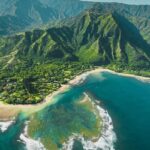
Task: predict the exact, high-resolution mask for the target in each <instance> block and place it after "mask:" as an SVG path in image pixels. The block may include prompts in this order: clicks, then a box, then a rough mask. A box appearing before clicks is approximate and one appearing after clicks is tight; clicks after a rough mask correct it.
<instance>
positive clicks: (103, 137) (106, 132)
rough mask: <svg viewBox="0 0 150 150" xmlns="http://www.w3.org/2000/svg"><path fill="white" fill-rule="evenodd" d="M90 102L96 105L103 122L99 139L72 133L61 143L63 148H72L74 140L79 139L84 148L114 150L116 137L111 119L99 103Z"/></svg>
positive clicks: (85, 149) (67, 149)
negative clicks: (88, 138) (86, 137)
mask: <svg viewBox="0 0 150 150" xmlns="http://www.w3.org/2000/svg"><path fill="white" fill-rule="evenodd" d="M92 103H93V104H94V105H95V106H96V108H97V110H98V112H99V115H100V117H101V118H102V123H103V126H102V131H101V133H100V137H99V139H97V140H96V141H95V140H93V139H91V140H86V139H85V138H84V137H83V136H81V135H78V134H73V135H72V136H71V137H70V138H69V140H68V141H67V142H66V143H64V144H63V150H72V149H73V145H74V140H79V141H80V142H81V143H82V145H83V149H84V150H97V149H100V150H115V148H114V144H115V142H116V140H117V137H116V134H115V132H114V130H113V123H112V119H111V117H110V116H109V114H108V112H107V111H106V110H104V109H103V108H101V107H100V106H99V105H96V104H95V103H94V102H93V101H92Z"/></svg>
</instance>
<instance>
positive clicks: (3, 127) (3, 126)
mask: <svg viewBox="0 0 150 150" xmlns="http://www.w3.org/2000/svg"><path fill="white" fill-rule="evenodd" d="M13 123H14V121H13V120H12V121H7V122H0V131H1V132H5V131H7V129H8V128H9V127H10V126H11V125H12V124H13Z"/></svg>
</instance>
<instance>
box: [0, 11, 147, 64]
mask: <svg viewBox="0 0 150 150" xmlns="http://www.w3.org/2000/svg"><path fill="white" fill-rule="evenodd" d="M18 37H20V40H19V41H17V43H16V41H15V40H14V39H15V38H17V39H18ZM6 39H11V43H15V44H14V47H13V48H10V47H11V44H9V43H8V42H7V45H6V43H5V42H4V43H3V44H1V48H0V51H4V49H5V51H7V50H8V51H10V52H11V51H13V50H12V49H14V50H15V51H17V53H16V58H17V59H23V58H25V59H26V58H28V59H33V60H35V61H41V60H42V61H43V60H44V61H47V60H49V59H59V58H61V59H64V60H79V61H81V62H88V63H89V62H90V63H96V64H109V63H112V62H116V63H117V62H122V63H125V64H128V65H135V66H136V65H137V66H138V65H142V62H149V61H150V45H149V44H148V43H147V42H146V41H145V40H144V38H143V37H142V35H141V34H140V32H139V30H138V29H137V28H136V26H134V24H132V23H131V22H130V21H128V20H127V19H126V18H125V17H123V16H121V15H119V14H118V13H116V12H114V13H105V14H101V12H98V11H93V10H89V11H86V12H85V13H83V14H82V15H81V16H78V17H77V18H76V19H75V20H74V23H73V24H72V25H71V26H70V27H67V26H66V27H65V26H62V27H60V28H50V29H47V30H34V31H33V32H25V33H24V34H21V35H19V36H17V35H16V36H15V37H12V38H6ZM1 40H2V41H5V40H4V39H3V38H2V39H1ZM6 41H7V40H6ZM1 43H2V42H1ZM2 56H3V55H2ZM14 60H15V59H14ZM138 63H139V64H138ZM144 65H145V63H144ZM139 67H140V66H139ZM145 67H146V66H145Z"/></svg>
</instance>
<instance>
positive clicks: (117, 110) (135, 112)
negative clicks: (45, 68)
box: [0, 72, 150, 150]
mask: <svg viewBox="0 0 150 150" xmlns="http://www.w3.org/2000/svg"><path fill="white" fill-rule="evenodd" d="M84 92H86V93H88V94H89V95H90V96H91V97H92V98H94V99H96V100H99V101H100V105H101V106H102V107H103V108H104V109H106V110H107V111H108V113H109V115H110V116H111V118H112V120H113V126H114V130H115V133H116V135H117V142H116V143H115V149H116V150H127V149H128V150H141V149H142V150H147V149H150V141H149V139H150V83H148V82H143V81H139V80H137V79H134V78H130V77H123V76H119V75H116V74H112V73H108V72H102V73H97V74H92V75H90V76H88V77H87V79H86V80H85V82H84V83H82V84H80V85H77V86H74V87H72V88H71V89H70V90H69V91H67V92H65V93H63V94H59V95H57V97H56V99H57V100H58V102H57V103H56V104H55V105H53V106H48V107H47V108H46V109H45V110H43V111H41V112H39V113H38V114H36V117H37V116H38V118H40V117H41V116H42V118H43V115H44V116H46V118H45V120H47V122H48V121H49V122H51V120H52V119H48V118H47V117H48V116H49V117H52V116H51V115H56V114H57V113H58V112H59V110H61V111H62V113H64V110H65V112H68V113H69V114H70V113H73V112H74V111H75V110H76V108H74V105H72V104H73V103H74V102H76V101H78V100H79V99H80V97H81V96H82V95H83V93H84ZM73 108H74V109H75V110H74V111H72V110H73ZM80 110H81V109H80ZM49 111H52V112H53V113H50V114H51V115H49V114H47V113H49ZM84 113H86V112H83V114H84ZM45 114H46V115H45ZM58 114H59V113H58ZM66 114H67V113H66ZM66 114H65V113H64V115H63V116H62V117H64V118H61V117H60V118H59V120H61V119H62V120H61V121H62V122H63V121H64V120H65V119H66V118H67V119H70V116H66V117H65V115H66ZM79 114H80V113H79ZM79 114H77V115H76V118H75V119H74V121H75V122H73V123H72V124H77V125H80V126H81V125H87V128H89V131H93V132H95V131H94V130H92V128H93V127H92V125H93V123H92V121H94V117H93V116H91V115H92V114H91V115H90V114H89V116H88V115H87V116H88V117H87V118H89V117H90V116H91V118H92V119H90V120H91V124H86V123H84V121H83V120H84V119H85V120H86V117H85V118H84V119H83V117H82V115H81V117H80V118H79V117H78V116H79ZM81 114H82V113H81ZM72 116H73V114H72ZM33 117H34V116H33ZM55 117H56V116H54V117H53V118H55ZM24 119H26V117H25V116H24V115H23V114H22V115H20V117H19V118H18V120H17V122H16V123H15V124H13V125H12V126H11V127H10V128H9V129H8V130H7V131H6V132H4V133H1V134H0V149H1V150H22V149H25V145H24V144H23V143H21V142H20V141H18V140H19V137H20V134H21V133H22V132H23V129H24V122H25V120H24ZM55 119H57V118H55ZM55 119H54V120H53V121H54V122H55V123H56V122H57V120H55ZM88 121H89V120H88V119H87V121H86V122H88ZM81 122H82V124H81ZM59 123H60V127H62V126H61V122H59ZM48 124H49V123H48ZM48 124H47V126H45V127H46V128H48V127H49V126H48ZM52 125H53V124H51V126H50V129H52V130H51V132H52V133H53V134H54V133H55V134H56V133H57V136H56V135H55V136H53V137H54V139H55V138H59V134H60V133H61V132H58V128H57V131H54V130H55V127H53V128H52ZM68 126H69V127H70V124H69V125H68V124H67V128H68ZM65 127H66V124H64V126H63V128H59V130H60V131H62V129H64V130H63V132H62V133H61V134H60V135H61V136H62V135H64V133H66V134H68V132H67V128H65ZM39 131H40V130H38V131H37V134H35V132H34V134H33V133H32V136H33V137H34V138H35V139H37V138H38V137H39V136H41V134H44V135H46V134H47V133H43V132H39ZM47 131H48V130H47ZM49 131H50V130H49ZM76 143H77V145H79V146H80V147H81V149H82V146H81V145H80V143H79V142H76ZM59 144H60V143H58V146H59ZM77 145H74V147H78V146H77Z"/></svg>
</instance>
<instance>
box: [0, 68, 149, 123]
mask: <svg viewBox="0 0 150 150" xmlns="http://www.w3.org/2000/svg"><path fill="white" fill-rule="evenodd" d="M101 72H109V73H112V74H116V75H119V76H124V77H131V78H135V79H137V80H140V81H150V78H148V77H142V76H137V75H133V74H125V73H117V72H115V71H112V70H109V69H105V68H102V67H98V68H95V69H93V70H90V71H87V72H84V73H82V74H80V75H77V76H76V77H75V78H74V79H72V80H70V81H69V82H68V83H67V84H65V85H62V86H61V87H60V88H59V89H58V90H57V91H54V92H53V93H51V94H49V95H47V96H46V97H45V98H44V100H43V101H42V102H41V103H38V104H29V105H26V104H25V105H22V104H19V105H12V104H5V103H3V102H0V121H5V120H12V118H14V117H16V116H17V115H18V114H19V113H20V112H27V113H28V114H31V113H34V112H36V111H39V110H41V109H42V108H44V107H46V106H47V105H50V104H54V103H55V102H56V101H55V99H54V97H55V96H56V95H57V94H59V93H64V92H65V91H67V90H68V89H69V88H70V87H71V86H73V85H77V84H80V83H82V82H84V80H85V79H86V78H87V76H88V75H90V74H95V73H101Z"/></svg>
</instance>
